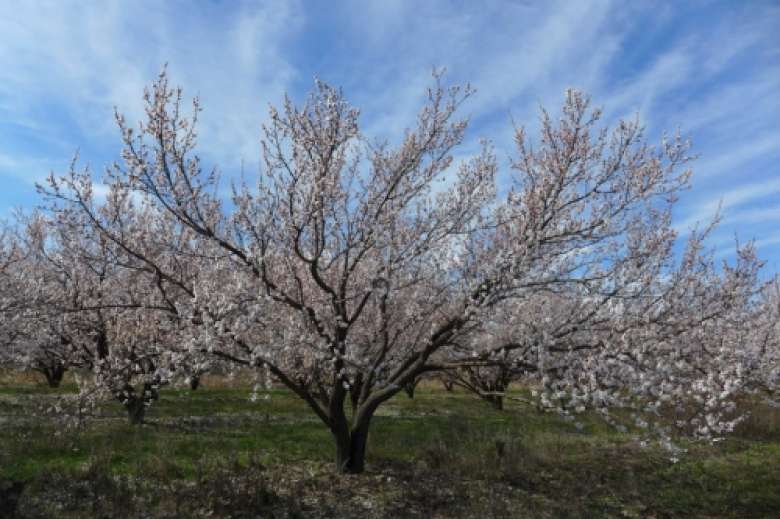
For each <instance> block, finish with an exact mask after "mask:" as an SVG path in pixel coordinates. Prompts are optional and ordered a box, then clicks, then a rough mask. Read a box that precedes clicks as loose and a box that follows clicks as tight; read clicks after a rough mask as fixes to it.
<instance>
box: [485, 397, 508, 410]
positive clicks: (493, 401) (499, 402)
mask: <svg viewBox="0 0 780 519" xmlns="http://www.w3.org/2000/svg"><path fill="white" fill-rule="evenodd" d="M485 400H487V401H488V402H489V403H490V405H491V406H492V407H493V409H495V410H497V411H503V410H504V397H503V396H501V395H486V396H485Z"/></svg>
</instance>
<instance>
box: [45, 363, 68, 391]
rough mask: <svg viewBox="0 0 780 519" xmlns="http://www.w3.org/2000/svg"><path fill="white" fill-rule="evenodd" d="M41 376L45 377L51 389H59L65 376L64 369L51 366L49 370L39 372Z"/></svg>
mask: <svg viewBox="0 0 780 519" xmlns="http://www.w3.org/2000/svg"><path fill="white" fill-rule="evenodd" d="M41 372H42V373H43V376H44V377H46V383H47V384H49V387H51V388H57V387H60V383H61V382H62V377H63V376H64V375H65V368H64V367H62V366H52V367H50V368H44V369H42V370H41Z"/></svg>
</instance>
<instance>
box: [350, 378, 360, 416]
mask: <svg viewBox="0 0 780 519" xmlns="http://www.w3.org/2000/svg"><path fill="white" fill-rule="evenodd" d="M362 391H363V374H362V373H358V374H357V376H356V377H355V381H354V382H353V383H352V385H350V386H349V401H350V403H351V404H352V412H355V411H356V410H357V408H358V405H359V404H360V393H361V392H362Z"/></svg>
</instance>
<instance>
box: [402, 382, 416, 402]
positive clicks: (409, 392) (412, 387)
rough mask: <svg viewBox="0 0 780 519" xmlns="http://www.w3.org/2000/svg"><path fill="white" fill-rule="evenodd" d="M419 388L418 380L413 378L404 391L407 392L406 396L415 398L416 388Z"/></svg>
mask: <svg viewBox="0 0 780 519" xmlns="http://www.w3.org/2000/svg"><path fill="white" fill-rule="evenodd" d="M415 389H417V381H416V380H413V381H411V382H409V383H408V384H406V385H404V392H406V396H408V397H409V398H414V390H415Z"/></svg>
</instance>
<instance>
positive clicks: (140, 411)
mask: <svg viewBox="0 0 780 519" xmlns="http://www.w3.org/2000/svg"><path fill="white" fill-rule="evenodd" d="M125 409H126V410H127V419H128V421H129V422H130V425H140V424H142V423H144V415H145V414H146V406H145V405H144V400H143V399H142V398H137V397H135V396H132V397H130V398H128V399H127V401H125Z"/></svg>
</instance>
